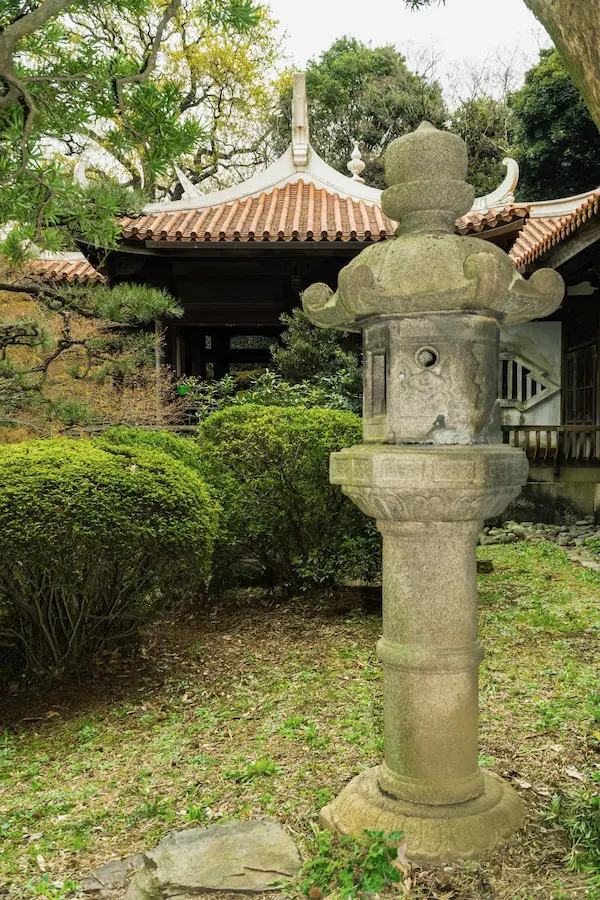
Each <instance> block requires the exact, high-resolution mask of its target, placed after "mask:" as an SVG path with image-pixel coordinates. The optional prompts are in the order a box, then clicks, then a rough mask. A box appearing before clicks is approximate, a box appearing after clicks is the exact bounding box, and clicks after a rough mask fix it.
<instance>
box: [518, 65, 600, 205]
mask: <svg viewBox="0 0 600 900" xmlns="http://www.w3.org/2000/svg"><path fill="white" fill-rule="evenodd" d="M510 102H511V107H512V110H513V119H514V145H513V153H514V155H515V156H516V158H517V159H518V161H519V166H520V169H521V177H520V180H519V195H520V196H521V197H522V198H523V199H524V200H548V199H550V198H552V197H568V196H571V195H573V194H581V193H583V192H584V191H590V190H593V189H594V188H596V187H598V185H599V184H600V135H599V134H598V129H597V127H596V125H595V123H594V120H593V119H592V116H591V115H590V113H589V111H588V108H587V106H586V105H585V103H584V101H583V99H582V97H581V95H580V93H579V91H578V89H577V87H576V86H575V84H574V82H573V80H572V78H571V76H570V75H569V73H568V72H567V70H566V68H565V66H564V64H563V62H562V60H561V58H560V56H559V54H558V52H557V51H556V50H547V49H546V50H542V51H541V52H540V61H539V62H538V63H537V64H536V65H535V66H533V68H532V69H530V70H529V72H527V74H526V76H525V85H524V86H523V87H522V88H521V90H519V91H517V92H516V93H515V94H514V95H513V96H512V98H511V100H510Z"/></svg>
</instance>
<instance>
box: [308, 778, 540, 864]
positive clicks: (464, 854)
mask: <svg viewBox="0 0 600 900" xmlns="http://www.w3.org/2000/svg"><path fill="white" fill-rule="evenodd" d="M378 775H379V767H378V766H377V767H375V768H373V769H368V770H367V771H366V772H362V773H361V774H360V775H358V776H357V777H356V778H353V779H352V781H351V782H350V783H349V784H347V785H346V787H345V788H344V789H343V791H342V792H341V793H340V795H339V796H338V797H336V799H335V800H334V801H333V802H332V803H330V804H329V805H328V806H326V807H325V808H324V809H322V810H321V817H320V820H321V825H322V826H323V827H325V828H327V829H329V830H330V831H333V832H335V833H337V834H340V835H359V834H360V833H361V832H362V831H364V830H365V829H369V830H373V831H383V832H384V833H385V834H389V833H391V832H392V831H402V832H403V833H404V836H405V839H406V843H407V847H408V849H407V855H408V858H409V859H410V860H411V862H415V863H417V864H419V865H425V866H437V865H442V864H444V863H447V862H454V861H457V860H466V859H474V858H476V857H479V856H482V855H483V854H485V853H488V852H489V851H491V850H494V849H495V848H496V847H499V846H502V845H503V844H505V843H506V842H507V841H508V839H509V838H510V837H511V836H512V835H513V834H514V833H515V832H516V831H518V830H519V828H520V827H521V826H522V824H523V818H524V806H523V802H522V800H521V798H520V797H519V795H518V794H517V792H516V791H515V790H513V788H511V787H510V785H508V784H506V782H504V781H503V780H502V779H501V778H499V777H498V776H497V775H493V774H492V773H490V772H484V773H483V777H484V781H485V789H484V792H483V794H482V795H481V796H480V797H477V798H476V799H475V800H468V801H467V802H466V803H458V804H453V805H451V806H428V805H424V804H418V803H409V802H406V801H403V800H397V799H394V798H393V797H390V796H388V795H386V794H383V793H382V792H381V790H380V788H379V783H378Z"/></svg>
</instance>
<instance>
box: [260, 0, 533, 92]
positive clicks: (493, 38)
mask: <svg viewBox="0 0 600 900" xmlns="http://www.w3.org/2000/svg"><path fill="white" fill-rule="evenodd" d="M267 3H268V5H269V6H270V7H271V10H272V13H273V15H274V16H275V18H277V19H279V21H280V22H281V27H282V29H284V30H285V32H286V33H287V36H286V49H287V51H288V54H289V56H290V57H291V61H292V62H293V63H294V65H295V66H297V67H298V68H302V67H303V66H304V65H305V64H306V61H307V60H308V59H310V58H311V57H313V56H318V55H319V54H320V53H321V52H322V51H323V50H325V49H326V48H327V47H329V45H330V44H331V43H332V42H333V41H334V40H335V39H336V38H338V37H341V36H342V35H344V34H347V35H352V36H353V37H357V38H359V39H360V40H362V41H364V42H365V43H372V44H374V45H378V44H387V43H393V44H396V45H398V46H400V47H401V48H406V47H407V45H412V51H413V52H414V51H415V50H416V51H418V50H419V49H427V50H429V51H430V52H431V51H433V52H435V53H436V54H437V55H439V56H440V57H441V62H440V69H441V73H440V74H441V75H442V77H443V72H444V71H445V70H446V69H448V68H452V67H453V66H455V65H456V64H457V63H459V64H460V63H461V62H463V61H464V60H467V59H468V60H472V61H473V62H476V61H482V62H483V61H485V60H486V59H487V60H488V61H489V60H490V59H493V58H494V57H495V55H496V53H497V52H498V53H500V54H501V55H503V56H504V57H506V55H507V54H508V53H510V52H511V51H513V50H514V49H515V48H518V50H519V58H520V59H521V60H522V68H523V70H524V69H525V68H528V67H529V65H531V63H532V62H533V61H535V59H537V55H538V50H539V48H540V46H544V45H546V44H547V43H548V38H547V35H546V34H545V32H544V31H543V29H542V28H541V26H540V24H539V22H538V21H537V20H536V19H535V17H534V16H533V14H532V13H530V12H529V10H528V9H527V8H526V6H525V5H524V3H523V0H447V2H446V5H445V6H433V7H432V8H430V9H428V10H421V11H419V12H411V11H410V10H409V9H407V8H406V6H405V4H404V0H375V2H374V3H372V4H371V3H369V0H267ZM410 55H411V52H410V49H409V59H410Z"/></svg>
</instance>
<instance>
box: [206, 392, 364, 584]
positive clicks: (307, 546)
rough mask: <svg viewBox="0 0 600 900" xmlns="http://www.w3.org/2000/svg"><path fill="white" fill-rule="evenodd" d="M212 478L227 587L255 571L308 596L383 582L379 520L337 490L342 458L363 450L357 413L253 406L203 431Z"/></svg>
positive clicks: (215, 418) (220, 570) (220, 567)
mask: <svg viewBox="0 0 600 900" xmlns="http://www.w3.org/2000/svg"><path fill="white" fill-rule="evenodd" d="M198 441H199V446H200V448H201V451H202V456H203V457H204V460H205V463H206V470H205V471H206V479H207V480H208V481H209V482H210V484H211V485H212V487H213V490H214V491H216V492H218V498H219V501H220V503H221V505H222V510H223V511H222V527H221V529H220V533H219V539H218V542H217V547H216V550H215V566H216V577H217V582H218V581H223V580H225V579H227V581H228V582H231V580H232V579H233V580H235V577H236V574H237V571H239V567H240V566H241V565H245V566H246V567H248V566H250V565H251V566H253V567H254V570H255V571H256V570H259V571H261V572H262V573H263V575H264V578H265V581H266V582H267V583H269V584H272V585H275V584H283V585H289V586H292V587H296V588H297V587H300V586H302V585H310V584H325V585H327V584H330V585H331V584H340V583H344V582H345V581H347V580H348V579H352V580H353V579H369V578H374V577H375V576H376V575H377V573H378V572H379V570H380V563H381V550H380V548H381V541H380V538H379V534H378V532H377V530H376V528H375V524H374V522H373V520H372V519H369V518H368V517H367V516H365V515H364V514H363V513H362V512H360V510H359V509H358V508H357V507H356V506H355V505H354V504H353V503H352V502H351V501H350V500H349V499H348V498H347V497H345V496H344V495H343V493H342V491H341V490H340V488H339V487H337V486H335V485H332V484H330V482H329V457H330V455H331V453H332V452H334V451H337V450H341V449H342V448H343V447H350V446H352V445H354V444H358V443H361V441H362V423H361V420H360V419H359V417H358V416H356V415H354V414H353V413H350V412H342V411H338V410H332V409H320V408H314V409H305V408H302V407H293V408H292V407H281V408H279V407H272V406H254V405H250V404H247V405H243V406H234V407H231V408H229V409H227V410H223V411H221V412H217V413H214V414H213V415H211V416H209V417H208V419H207V420H206V421H205V422H203V423H202V425H201V427H200V430H199V434H198Z"/></svg>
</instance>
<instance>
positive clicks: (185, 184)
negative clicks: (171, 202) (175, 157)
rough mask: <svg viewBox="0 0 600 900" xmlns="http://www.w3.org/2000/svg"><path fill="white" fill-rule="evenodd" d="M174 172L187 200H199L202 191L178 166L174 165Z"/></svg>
mask: <svg viewBox="0 0 600 900" xmlns="http://www.w3.org/2000/svg"><path fill="white" fill-rule="evenodd" d="M175 174H176V175H177V178H178V180H179V184H180V185H181V187H182V188H183V193H184V195H185V196H186V197H187V198H188V200H199V199H200V198H201V197H203V196H204V195H203V193H202V191H201V190H200V189H199V188H198V187H196V185H195V184H193V183H192V182H191V181H190V179H189V178H188V177H187V175H186V174H185V173H184V172H182V171H181V169H180V168H179V166H175Z"/></svg>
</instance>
